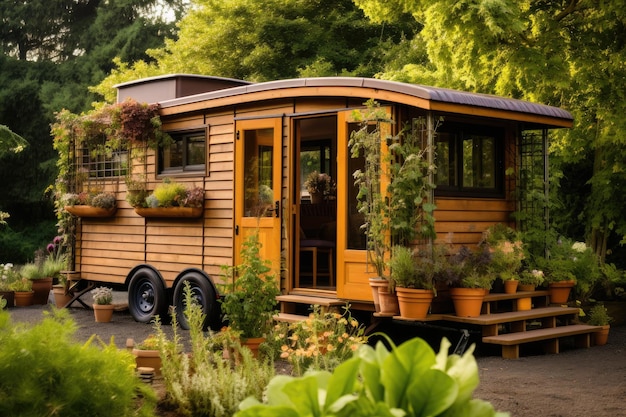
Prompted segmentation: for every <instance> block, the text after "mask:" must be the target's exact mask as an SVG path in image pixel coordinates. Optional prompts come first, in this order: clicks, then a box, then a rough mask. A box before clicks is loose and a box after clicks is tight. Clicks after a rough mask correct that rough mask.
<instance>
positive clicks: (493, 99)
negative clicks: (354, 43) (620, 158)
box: [159, 77, 573, 121]
mask: <svg viewBox="0 0 626 417" xmlns="http://www.w3.org/2000/svg"><path fill="white" fill-rule="evenodd" d="M302 87H358V88H365V89H374V90H382V91H388V92H394V93H399V94H404V95H407V96H413V97H417V98H420V99H424V100H428V101H433V102H439V103H448V104H458V105H466V106H472V107H482V108H486V109H494V110H503V111H510V112H515V113H525V114H534V115H539V116H546V117H552V118H557V119H564V120H569V121H572V120H573V117H572V115H571V113H569V112H568V111H566V110H563V109H561V108H558V107H552V106H547V105H545V104H539V103H532V102H529V101H524V100H517V99H513V98H506V97H500V96H495V95H489V94H478V93H469V92H465V91H459V90H452V89H448V88H441V87H429V86H424V85H418V84H408V83H401V82H397V81H387V80H378V79H372V78H356V77H355V78H352V77H322V78H296V79H291V80H279V81H269V82H262V83H252V84H249V85H243V86H238V87H233V88H227V89H224V90H219V91H212V92H207V93H201V94H196V95H193V96H187V97H181V98H177V99H173V100H167V101H163V102H160V103H159V104H160V105H161V106H162V107H173V106H178V105H184V104H190V103H195V102H199V101H205V100H212V99H218V98H224V97H232V96H238V95H245V94H249V93H256V92H264V91H272V90H287V89H290V88H302ZM363 97H366V98H369V97H367V94H364V95H363Z"/></svg>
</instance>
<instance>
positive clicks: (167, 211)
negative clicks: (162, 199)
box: [135, 207, 204, 218]
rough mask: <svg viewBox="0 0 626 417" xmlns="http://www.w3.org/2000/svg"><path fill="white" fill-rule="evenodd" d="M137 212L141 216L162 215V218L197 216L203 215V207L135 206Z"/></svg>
mask: <svg viewBox="0 0 626 417" xmlns="http://www.w3.org/2000/svg"><path fill="white" fill-rule="evenodd" d="M135 213H137V214H139V215H140V216H141V217H161V218H173V217H178V218H185V217H186V218H196V217H200V216H202V213H204V208H202V207H156V208H143V207H135Z"/></svg>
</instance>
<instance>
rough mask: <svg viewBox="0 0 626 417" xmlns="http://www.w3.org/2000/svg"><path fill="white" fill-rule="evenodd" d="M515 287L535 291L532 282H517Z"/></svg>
mask: <svg viewBox="0 0 626 417" xmlns="http://www.w3.org/2000/svg"><path fill="white" fill-rule="evenodd" d="M517 289H518V290H520V291H535V286H534V285H533V284H519V285H518V286H517Z"/></svg>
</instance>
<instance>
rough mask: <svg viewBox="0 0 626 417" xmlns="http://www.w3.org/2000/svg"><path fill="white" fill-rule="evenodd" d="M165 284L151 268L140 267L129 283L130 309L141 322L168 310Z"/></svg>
mask: <svg viewBox="0 0 626 417" xmlns="http://www.w3.org/2000/svg"><path fill="white" fill-rule="evenodd" d="M167 304H168V303H167V298H166V295H165V286H164V284H163V280H162V279H161V277H160V276H159V275H158V274H157V272H155V271H154V270H153V269H150V268H140V269H138V270H137V271H135V273H134V274H133V276H132V278H131V279H130V283H129V284H128V310H129V311H130V314H131V316H133V318H134V319H135V321H138V322H140V323H149V322H150V321H151V320H152V319H153V318H154V317H155V316H157V315H163V313H166V311H167Z"/></svg>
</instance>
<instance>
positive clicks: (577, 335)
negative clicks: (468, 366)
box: [274, 291, 601, 359]
mask: <svg viewBox="0 0 626 417" xmlns="http://www.w3.org/2000/svg"><path fill="white" fill-rule="evenodd" d="M523 298H530V299H531V300H532V304H531V305H532V308H531V309H530V310H521V311H518V310H517V305H518V304H517V300H519V299H523ZM276 299H277V301H278V302H279V303H280V306H281V309H280V313H279V314H277V315H276V316H275V317H274V318H275V320H277V321H283V322H297V321H300V320H305V319H306V318H307V316H306V315H303V314H302V311H303V310H306V309H303V307H309V306H311V305H319V306H321V307H322V308H323V309H326V310H332V309H335V308H336V309H338V308H340V307H341V306H344V305H345V304H346V301H345V300H340V299H337V298H326V297H321V296H314V295H296V294H288V295H280V296H278V297H277V298H276ZM298 311H299V312H300V314H297V312H298ZM578 314H579V309H578V308H575V307H567V306H559V305H551V304H550V298H549V294H548V291H526V292H524V291H520V292H517V293H514V294H500V293H490V294H488V295H486V296H485V299H484V301H483V307H482V312H481V315H480V316H478V317H458V316H456V315H454V314H430V315H429V316H428V317H427V318H426V319H423V320H413V319H406V318H403V317H400V316H394V317H387V316H385V317H383V316H381V315H380V314H377V313H375V314H374V317H375V318H378V319H379V320H380V319H382V320H390V319H392V320H393V321H395V322H398V323H402V322H428V323H433V324H435V323H436V325H437V326H440V327H442V328H443V327H445V326H446V324H447V325H448V326H450V325H451V324H452V323H456V325H458V324H461V325H467V326H469V327H473V328H478V329H480V332H481V336H482V339H481V340H482V343H484V344H493V345H500V346H501V349H502V357H503V358H506V359H517V358H519V356H520V347H521V346H523V345H525V344H531V343H532V344H541V345H542V347H543V351H544V352H545V353H559V352H560V350H561V346H560V343H561V341H562V340H563V339H565V338H570V339H571V338H573V339H574V343H575V346H576V347H584V348H588V347H590V346H591V345H592V338H591V336H592V334H593V333H595V332H597V331H599V330H600V329H601V327H599V326H589V325H586V324H580V323H579V322H578Z"/></svg>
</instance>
